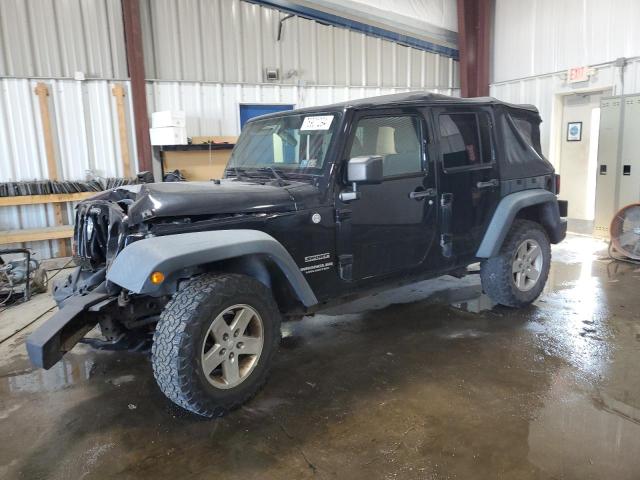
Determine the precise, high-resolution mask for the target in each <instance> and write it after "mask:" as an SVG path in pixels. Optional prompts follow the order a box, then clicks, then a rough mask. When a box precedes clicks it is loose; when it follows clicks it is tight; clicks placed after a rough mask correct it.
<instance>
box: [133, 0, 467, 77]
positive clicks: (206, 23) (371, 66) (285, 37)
mask: <svg viewBox="0 0 640 480" xmlns="http://www.w3.org/2000/svg"><path fill="white" fill-rule="evenodd" d="M142 6H143V8H142V12H141V14H142V18H143V37H144V48H145V70H146V75H147V78H150V79H158V80H169V81H190V82H198V81H204V82H220V83H236V82H238V83H250V84H256V83H262V82H264V81H265V76H264V71H265V68H267V67H269V68H278V69H279V71H280V75H281V80H280V81H279V82H277V83H280V84H289V85H326V86H329V85H330V86H334V85H340V86H377V87H408V88H427V89H434V88H438V89H447V88H453V87H457V80H454V79H457V78H458V75H457V69H458V62H454V61H453V60H451V59H449V58H446V57H443V56H440V55H437V54H433V53H428V52H425V51H422V50H417V49H415V48H409V47H404V46H402V45H399V44H397V43H393V42H389V41H386V40H381V39H379V38H374V37H370V36H366V35H364V34H362V33H358V32H353V31H350V30H346V29H343V28H337V27H333V26H327V25H321V24H319V23H317V22H314V21H311V20H306V19H303V18H300V17H293V18H290V19H288V20H286V21H284V22H283V28H282V36H281V40H280V41H278V40H277V35H278V25H279V22H280V20H281V19H282V18H284V17H285V14H284V13H281V12H279V11H278V10H274V9H271V8H266V7H262V6H259V5H255V4H251V3H247V2H242V1H240V0H180V1H175V0H145V1H143V2H142ZM451 67H452V71H451Z"/></svg>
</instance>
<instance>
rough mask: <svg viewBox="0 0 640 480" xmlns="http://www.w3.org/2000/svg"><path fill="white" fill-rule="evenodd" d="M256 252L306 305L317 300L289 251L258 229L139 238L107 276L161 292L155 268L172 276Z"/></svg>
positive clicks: (131, 286)
mask: <svg viewBox="0 0 640 480" xmlns="http://www.w3.org/2000/svg"><path fill="white" fill-rule="evenodd" d="M256 254H257V255H263V256H266V257H268V258H269V259H271V260H272V261H273V262H274V263H275V264H276V265H277V266H278V268H280V270H281V271H282V273H283V274H284V275H285V277H286V278H287V280H288V282H289V283H290V285H291V287H292V289H293V291H294V292H295V294H296V295H297V297H298V299H299V300H300V301H301V302H302V304H303V305H305V306H306V307H309V306H312V305H315V304H317V303H318V300H317V299H316V296H315V294H314V293H313V290H311V287H310V286H309V284H308V282H307V280H306V279H305V278H304V275H303V274H302V272H301V271H300V269H299V268H298V265H297V264H296V262H295V261H294V260H293V258H292V257H291V255H290V254H289V252H288V251H287V250H286V249H285V248H284V247H283V246H282V244H281V243H280V242H278V241H277V240H276V239H275V238H273V237H272V236H270V235H268V234H266V233H264V232H261V231H259V230H216V231H212V232H194V233H181V234H178V235H167V236H163V237H152V238H146V239H144V240H138V241H137V242H134V243H132V244H130V245H129V246H127V247H126V248H124V249H123V250H122V251H121V252H120V253H119V254H118V256H117V257H116V258H115V260H114V261H113V263H112V264H111V267H110V268H109V271H108V272H107V280H108V281H110V282H113V283H114V284H116V285H119V286H121V287H122V288H126V289H127V290H129V291H131V292H133V293H140V294H147V295H152V296H153V295H161V294H166V293H168V292H166V291H165V290H163V288H162V285H160V286H158V285H154V284H152V283H151V280H150V278H149V277H150V275H151V274H152V273H153V272H162V273H164V274H165V276H166V277H167V278H169V277H170V275H171V274H172V273H175V272H179V271H182V270H184V269H185V268H190V267H196V266H198V265H203V264H207V263H211V262H216V261H220V260H229V259H234V258H238V257H243V256H247V255H256Z"/></svg>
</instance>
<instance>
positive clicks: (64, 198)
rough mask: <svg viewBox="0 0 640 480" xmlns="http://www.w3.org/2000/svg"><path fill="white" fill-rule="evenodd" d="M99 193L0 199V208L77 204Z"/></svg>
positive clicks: (54, 194)
mask: <svg viewBox="0 0 640 480" xmlns="http://www.w3.org/2000/svg"><path fill="white" fill-rule="evenodd" d="M98 193H100V192H78V193H52V194H50V195H21V196H17V197H0V207H14V206H18V205H37V204H39V203H62V202H79V201H81V200H84V199H86V198H89V197H92V196H94V195H97V194H98Z"/></svg>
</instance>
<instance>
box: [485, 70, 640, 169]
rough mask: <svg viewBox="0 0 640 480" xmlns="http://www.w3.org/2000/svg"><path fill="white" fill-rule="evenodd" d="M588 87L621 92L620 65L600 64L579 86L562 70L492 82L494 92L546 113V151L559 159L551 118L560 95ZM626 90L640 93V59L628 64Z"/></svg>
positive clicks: (543, 139)
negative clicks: (583, 83)
mask: <svg viewBox="0 0 640 480" xmlns="http://www.w3.org/2000/svg"><path fill="white" fill-rule="evenodd" d="M584 88H588V89H589V90H605V89H613V90H614V92H615V93H616V94H619V93H620V92H621V88H622V85H621V83H620V79H619V69H618V68H616V67H614V66H612V65H606V66H603V67H599V68H597V73H596V74H595V75H593V76H592V77H591V80H590V81H589V83H588V84H587V85H580V86H579V87H575V86H572V85H571V84H567V83H566V81H565V79H564V74H562V73H560V74H554V75H542V76H539V77H531V78H524V79H519V80H514V81H511V82H502V83H497V84H493V85H491V96H493V97H496V98H498V99H500V100H504V101H507V102H513V103H528V104H532V105H535V106H536V107H538V109H539V110H540V116H541V117H542V125H541V127H540V132H541V141H542V150H543V152H544V153H545V155H547V156H549V157H551V158H550V159H551V161H553V162H555V161H556V159H555V158H553V152H552V151H551V148H550V142H551V118H552V112H553V105H554V102H555V100H556V95H564V94H569V93H573V92H574V91H576V89H577V90H578V91H580V89H584ZM624 93H625V94H631V93H640V60H634V61H631V62H629V63H628V64H627V66H626V67H625V71H624Z"/></svg>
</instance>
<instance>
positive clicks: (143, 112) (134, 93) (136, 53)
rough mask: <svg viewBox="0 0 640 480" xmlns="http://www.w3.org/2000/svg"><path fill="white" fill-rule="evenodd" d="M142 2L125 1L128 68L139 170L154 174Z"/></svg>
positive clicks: (136, 0) (124, 14) (123, 14)
mask: <svg viewBox="0 0 640 480" xmlns="http://www.w3.org/2000/svg"><path fill="white" fill-rule="evenodd" d="M138 2H139V0H122V17H123V19H124V38H125V47H126V53H127V66H128V67H129V77H130V78H131V100H132V104H133V120H134V125H135V131H136V147H137V151H138V170H139V171H145V170H148V171H152V166H151V141H150V139H149V116H148V114H147V92H146V85H145V76H144V53H143V49H142V25H141V23H140V5H139V3H138Z"/></svg>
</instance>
